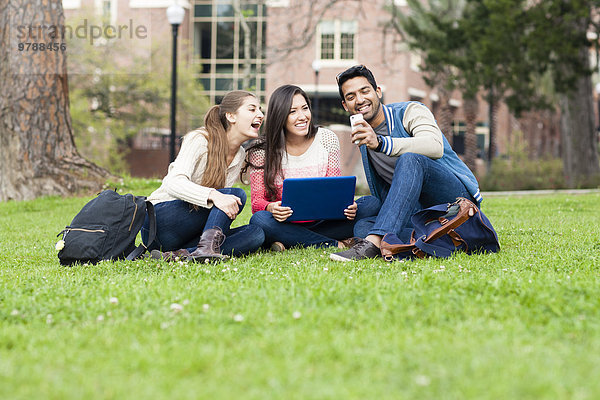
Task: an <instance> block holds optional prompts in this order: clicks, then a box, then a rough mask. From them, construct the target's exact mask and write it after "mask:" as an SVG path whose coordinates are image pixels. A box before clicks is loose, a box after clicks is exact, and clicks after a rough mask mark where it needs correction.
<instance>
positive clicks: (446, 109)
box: [437, 85, 454, 145]
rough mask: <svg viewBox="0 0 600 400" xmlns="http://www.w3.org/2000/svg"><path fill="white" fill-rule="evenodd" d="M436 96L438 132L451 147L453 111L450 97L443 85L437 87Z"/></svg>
mask: <svg viewBox="0 0 600 400" xmlns="http://www.w3.org/2000/svg"><path fill="white" fill-rule="evenodd" d="M437 91H438V96H439V101H440V106H439V119H438V126H439V127H440V130H441V131H442V133H443V134H444V136H446V139H447V140H448V143H450V145H452V141H453V139H454V137H453V133H454V132H453V130H452V120H453V119H454V110H453V108H452V106H451V105H450V95H451V93H450V92H449V91H448V90H447V89H445V88H444V87H443V85H439V86H438V90H437Z"/></svg>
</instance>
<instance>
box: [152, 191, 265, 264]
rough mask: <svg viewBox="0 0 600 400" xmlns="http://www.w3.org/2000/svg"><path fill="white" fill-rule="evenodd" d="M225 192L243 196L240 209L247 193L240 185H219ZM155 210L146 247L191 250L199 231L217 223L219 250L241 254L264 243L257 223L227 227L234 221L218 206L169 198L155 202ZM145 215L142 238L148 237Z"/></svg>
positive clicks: (196, 243) (224, 252)
mask: <svg viewBox="0 0 600 400" xmlns="http://www.w3.org/2000/svg"><path fill="white" fill-rule="evenodd" d="M218 190H219V192H221V193H224V194H232V195H234V196H237V197H239V198H240V199H241V200H242V205H241V206H240V212H241V211H242V209H243V208H244V205H245V204H246V193H245V192H244V191H243V190H242V189H239V188H225V189H218ZM154 210H155V212H156V240H155V241H154V242H153V243H152V244H151V245H150V246H149V247H148V249H149V250H153V249H160V250H162V251H172V250H179V249H188V251H190V252H192V251H194V250H195V249H196V247H197V246H198V241H199V240H200V236H201V235H202V232H204V231H205V230H207V229H211V228H213V227H219V228H221V230H222V231H223V233H224V234H225V241H224V242H223V244H222V245H221V253H223V254H227V255H233V256H240V255H245V254H248V253H251V252H253V251H255V250H257V249H258V248H260V246H261V245H262V244H263V242H264V239H265V236H264V233H263V231H262V229H260V227H258V226H250V225H244V226H239V227H237V228H233V229H230V226H231V223H232V222H233V221H232V220H231V219H229V217H228V216H227V214H225V213H224V212H223V211H221V210H220V209H218V208H217V207H214V206H213V207H212V208H204V207H196V209H194V207H193V206H192V205H191V204H190V203H188V202H185V201H183V200H172V201H165V202H162V203H158V204H156V205H155V206H154ZM148 224H149V221H148V217H146V221H145V222H144V226H143V227H142V240H143V241H144V243H145V244H146V245H148V244H147V243H146V242H147V241H148Z"/></svg>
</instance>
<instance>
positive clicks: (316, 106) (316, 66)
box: [312, 60, 321, 124]
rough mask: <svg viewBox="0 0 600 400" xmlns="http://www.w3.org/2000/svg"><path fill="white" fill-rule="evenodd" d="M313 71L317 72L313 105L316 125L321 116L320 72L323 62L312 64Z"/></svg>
mask: <svg viewBox="0 0 600 400" xmlns="http://www.w3.org/2000/svg"><path fill="white" fill-rule="evenodd" d="M312 69H313V70H314V71H315V101H314V104H313V121H314V123H315V124H316V123H317V117H318V114H319V70H320V69H321V61H319V60H314V61H313V62H312Z"/></svg>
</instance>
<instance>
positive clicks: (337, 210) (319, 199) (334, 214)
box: [281, 176, 356, 221]
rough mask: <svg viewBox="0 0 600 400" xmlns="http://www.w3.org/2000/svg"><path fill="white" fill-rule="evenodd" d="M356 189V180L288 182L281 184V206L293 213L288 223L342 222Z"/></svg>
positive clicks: (345, 178)
mask: <svg viewBox="0 0 600 400" xmlns="http://www.w3.org/2000/svg"><path fill="white" fill-rule="evenodd" d="M355 187H356V177H355V176H328V177H320V178H288V179H285V180H284V181H283V194H282V198H281V205H282V206H284V207H290V208H291V209H292V211H293V212H294V213H293V214H292V216H291V217H289V218H288V219H287V221H314V220H330V219H345V218H346V216H345V215H344V210H345V209H346V208H348V206H350V205H351V204H352V203H353V202H354V190H355Z"/></svg>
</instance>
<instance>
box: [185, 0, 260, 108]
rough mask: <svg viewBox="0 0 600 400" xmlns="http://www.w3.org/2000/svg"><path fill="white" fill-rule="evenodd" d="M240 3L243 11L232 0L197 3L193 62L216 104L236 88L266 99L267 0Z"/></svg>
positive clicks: (194, 22)
mask: <svg viewBox="0 0 600 400" xmlns="http://www.w3.org/2000/svg"><path fill="white" fill-rule="evenodd" d="M239 3H240V8H239V10H236V9H235V7H234V3H233V1H232V0H196V1H194V3H193V4H194V17H193V22H192V23H193V32H194V34H193V38H194V58H193V62H194V63H196V64H198V69H197V71H198V79H199V80H200V82H202V84H203V86H204V89H205V91H206V94H208V96H209V98H210V101H211V102H213V103H215V102H217V103H218V102H219V100H220V99H221V98H222V97H223V96H224V95H225V94H226V93H227V92H228V91H230V90H233V89H242V90H249V91H252V92H253V93H256V94H257V95H258V96H259V98H260V100H261V101H264V99H265V90H264V88H265V84H264V82H265V78H266V77H265V53H266V51H265V48H266V19H267V6H266V3H265V0H245V1H243V2H239ZM247 42H248V43H247Z"/></svg>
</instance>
